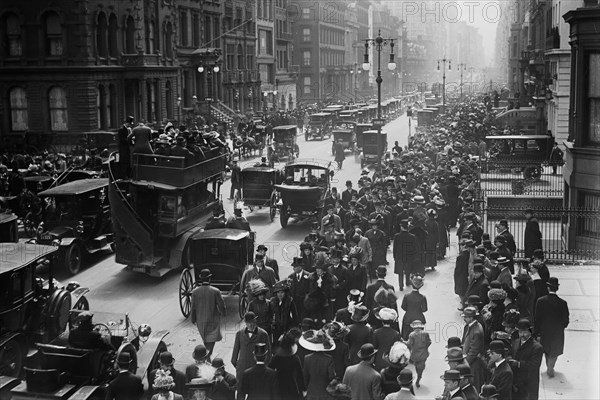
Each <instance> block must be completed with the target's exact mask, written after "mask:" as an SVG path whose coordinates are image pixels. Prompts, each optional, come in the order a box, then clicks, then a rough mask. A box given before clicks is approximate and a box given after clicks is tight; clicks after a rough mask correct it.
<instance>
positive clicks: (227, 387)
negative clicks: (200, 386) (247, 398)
mask: <svg viewBox="0 0 600 400" xmlns="http://www.w3.org/2000/svg"><path fill="white" fill-rule="evenodd" d="M212 366H213V367H214V368H216V369H217V371H216V372H215V380H216V382H215V384H214V385H213V387H212V388H211V390H210V396H209V397H210V398H211V400H234V399H235V390H236V388H237V380H236V379H235V376H234V375H233V374H231V373H229V372H227V371H226V370H225V363H224V362H223V359H222V358H215V359H214V360H212Z"/></svg>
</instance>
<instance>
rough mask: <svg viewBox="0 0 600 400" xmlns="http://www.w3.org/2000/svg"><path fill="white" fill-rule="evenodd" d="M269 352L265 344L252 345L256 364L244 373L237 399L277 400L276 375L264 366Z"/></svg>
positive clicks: (277, 385) (277, 386)
mask: <svg viewBox="0 0 600 400" xmlns="http://www.w3.org/2000/svg"><path fill="white" fill-rule="evenodd" d="M269 351H270V348H269V346H268V344H267V343H257V344H255V345H254V359H255V360H256V364H255V365H254V366H253V367H250V368H248V369H247V370H245V371H244V374H243V379H242V384H241V386H240V390H239V393H238V399H246V400H277V399H279V384H278V381H277V373H276V372H275V370H273V369H271V368H269V367H267V366H266V365H265V359H266V358H267V355H268V354H269Z"/></svg>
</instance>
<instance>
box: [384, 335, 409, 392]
mask: <svg viewBox="0 0 600 400" xmlns="http://www.w3.org/2000/svg"><path fill="white" fill-rule="evenodd" d="M409 360H410V350H409V349H408V346H407V345H406V343H404V342H402V341H398V342H396V343H394V344H393V345H392V347H390V349H389V351H388V352H387V353H385V354H384V355H383V361H384V362H385V363H386V367H385V368H383V369H382V370H381V389H382V391H383V392H384V393H385V394H390V393H394V392H397V391H398V390H400V384H399V382H398V380H397V379H398V375H399V374H400V372H401V371H402V370H404V368H406V366H407V365H408V362H409Z"/></svg>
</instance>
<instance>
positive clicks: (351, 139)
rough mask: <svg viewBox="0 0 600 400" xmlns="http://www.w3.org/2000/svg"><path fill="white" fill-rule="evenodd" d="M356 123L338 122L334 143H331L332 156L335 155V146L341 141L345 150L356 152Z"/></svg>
mask: <svg viewBox="0 0 600 400" xmlns="http://www.w3.org/2000/svg"><path fill="white" fill-rule="evenodd" d="M355 127H356V123H354V122H350V121H348V122H338V123H337V124H336V127H335V128H334V129H333V142H332V143H331V154H333V153H334V148H335V144H336V143H337V142H338V141H339V140H341V141H342V144H343V145H344V150H350V151H351V152H353V151H355V145H356V133H355Z"/></svg>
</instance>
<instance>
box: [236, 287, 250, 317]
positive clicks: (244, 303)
mask: <svg viewBox="0 0 600 400" xmlns="http://www.w3.org/2000/svg"><path fill="white" fill-rule="evenodd" d="M246 311H248V295H246V293H243V292H242V293H240V299H239V302H238V313H239V314H240V318H241V319H243V318H244V315H246Z"/></svg>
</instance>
